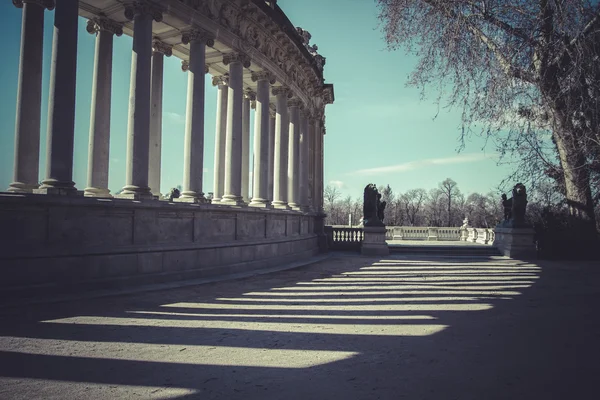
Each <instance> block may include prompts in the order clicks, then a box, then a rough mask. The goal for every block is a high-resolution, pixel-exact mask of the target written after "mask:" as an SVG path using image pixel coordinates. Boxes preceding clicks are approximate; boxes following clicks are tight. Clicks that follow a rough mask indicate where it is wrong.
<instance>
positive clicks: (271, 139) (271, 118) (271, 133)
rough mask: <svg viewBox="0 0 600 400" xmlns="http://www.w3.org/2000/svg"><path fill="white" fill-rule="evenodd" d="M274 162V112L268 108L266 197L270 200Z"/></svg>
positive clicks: (271, 197) (271, 196) (271, 198)
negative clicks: (267, 181) (267, 178)
mask: <svg viewBox="0 0 600 400" xmlns="http://www.w3.org/2000/svg"><path fill="white" fill-rule="evenodd" d="M274 162H275V113H274V112H271V110H269V164H268V168H269V169H268V177H269V184H268V189H267V199H268V200H269V201H272V200H273V199H274V197H273V180H274V179H273V172H274Z"/></svg>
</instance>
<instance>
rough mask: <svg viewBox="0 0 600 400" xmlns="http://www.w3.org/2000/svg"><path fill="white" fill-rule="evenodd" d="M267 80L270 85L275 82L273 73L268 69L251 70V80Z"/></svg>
mask: <svg viewBox="0 0 600 400" xmlns="http://www.w3.org/2000/svg"><path fill="white" fill-rule="evenodd" d="M262 80H267V81H269V83H270V84H271V85H272V84H274V83H275V82H276V80H275V75H273V74H272V73H271V72H269V71H258V72H252V82H257V81H262Z"/></svg>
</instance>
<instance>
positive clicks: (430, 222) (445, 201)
mask: <svg viewBox="0 0 600 400" xmlns="http://www.w3.org/2000/svg"><path fill="white" fill-rule="evenodd" d="M379 193H381V197H382V198H381V200H382V201H385V202H386V203H387V205H386V208H385V221H384V222H385V224H386V225H388V226H461V225H462V224H463V220H464V218H465V217H467V218H468V219H469V224H470V225H471V226H473V227H479V228H493V227H494V226H496V225H497V224H498V223H499V222H500V221H501V220H502V216H503V210H502V204H501V200H500V196H501V193H500V192H488V193H477V192H475V193H470V194H468V195H467V194H464V193H462V192H461V191H460V189H459V187H458V184H457V183H456V182H455V181H454V180H452V179H450V178H448V179H446V180H444V181H443V182H440V183H439V184H438V187H436V188H433V189H429V190H426V189H423V188H418V189H411V190H408V191H406V192H404V193H400V192H395V191H394V190H393V189H392V187H391V186H390V185H385V186H380V187H379ZM507 195H508V196H509V197H510V196H511V194H510V193H507ZM324 198H325V204H324V207H325V213H326V214H327V219H326V224H327V225H346V226H347V225H348V224H349V222H350V215H351V216H352V224H353V225H358V224H359V222H360V219H361V217H362V212H363V210H362V205H363V198H362V193H360V195H359V196H357V197H355V198H352V197H351V196H346V197H342V193H341V191H340V190H339V189H338V188H337V187H335V186H331V185H330V186H327V187H326V188H325V192H324ZM528 201H529V203H528V205H527V217H528V220H529V222H530V223H531V224H532V225H535V226H536V227H539V228H543V227H549V226H548V225H549V224H550V225H551V224H558V225H560V224H564V223H566V222H565V221H566V220H567V215H568V205H567V203H566V201H565V197H564V196H563V195H562V193H561V192H560V191H559V190H557V188H556V186H555V185H554V184H553V182H552V181H550V180H547V181H544V182H542V183H540V184H539V185H538V186H537V187H536V188H535V189H533V190H529V192H528ZM595 211H596V215H598V216H600V207H599V206H596V210H595ZM596 220H597V221H600V219H596ZM556 229H559V228H558V227H556ZM599 229H600V227H599Z"/></svg>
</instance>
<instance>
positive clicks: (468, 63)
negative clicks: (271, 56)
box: [376, 0, 600, 234]
mask: <svg viewBox="0 0 600 400" xmlns="http://www.w3.org/2000/svg"><path fill="white" fill-rule="evenodd" d="M376 1H377V4H378V5H379V8H380V19H381V21H382V22H383V29H384V33H385V39H386V41H387V43H388V45H389V47H390V49H395V48H398V47H399V46H401V45H403V46H406V48H407V49H408V51H411V52H413V53H415V54H417V55H418V56H419V57H420V60H419V64H418V66H417V67H416V69H415V71H414V72H413V74H412V76H411V79H410V80H409V84H412V85H415V86H418V87H421V88H422V89H423V90H424V89H425V87H426V85H427V84H429V83H431V82H437V83H438V84H439V89H440V90H439V93H440V94H439V97H438V101H440V100H441V99H442V96H443V93H445V92H446V91H445V90H444V89H445V88H446V86H447V85H448V86H449V87H451V90H450V91H447V92H448V93H449V95H448V97H447V100H448V103H449V105H450V106H453V105H456V106H460V107H462V109H463V113H462V120H463V131H462V132H463V140H464V138H465V136H466V135H468V134H470V133H472V132H474V129H476V128H475V127H476V126H478V127H481V126H483V129H482V130H481V131H480V133H481V134H483V135H485V136H486V137H491V138H493V139H494V141H495V142H496V143H498V145H499V151H500V153H501V154H506V153H513V154H516V155H525V156H526V157H525V158H524V159H523V161H524V162H522V163H521V168H522V169H521V171H532V172H534V171H533V170H532V169H530V164H535V165H536V167H538V166H544V168H543V169H542V171H545V172H546V173H547V174H548V175H550V176H552V177H553V178H555V179H556V180H557V182H558V183H559V184H560V185H561V186H562V187H564V192H565V196H566V200H567V204H568V206H569V211H570V214H571V215H572V216H573V217H574V218H575V219H577V220H579V221H580V226H581V227H582V228H592V227H594V225H595V224H594V220H595V216H594V204H593V198H592V190H591V184H590V182H591V181H595V182H596V184H595V185H594V186H596V187H598V186H600V185H599V184H598V182H599V176H600V122H599V121H600V102H599V101H598V98H600V62H599V61H598V60H599V57H600V4H599V3H598V1H592V0H538V1H523V0H480V1H472V0H453V1H447V0H376ZM477 129H478V128H477ZM544 131H545V132H550V133H551V142H552V143H551V144H550V152H544V151H540V149H541V147H540V146H539V145H540V143H542V142H544V139H543V134H544ZM545 143H549V142H548V141H546V142H545ZM540 160H542V161H540ZM532 161H534V162H532ZM599 196H600V195H599ZM586 231H587V232H588V233H590V234H591V233H592V231H591V230H586Z"/></svg>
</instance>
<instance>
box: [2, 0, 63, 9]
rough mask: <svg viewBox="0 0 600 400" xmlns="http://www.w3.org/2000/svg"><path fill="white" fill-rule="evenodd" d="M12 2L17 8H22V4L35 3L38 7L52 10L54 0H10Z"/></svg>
mask: <svg viewBox="0 0 600 400" xmlns="http://www.w3.org/2000/svg"><path fill="white" fill-rule="evenodd" d="M12 2H13V4H14V6H15V7H17V8H23V4H25V3H29V4H37V5H38V6H40V7H43V8H46V9H48V10H54V6H55V3H54V0H12Z"/></svg>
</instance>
